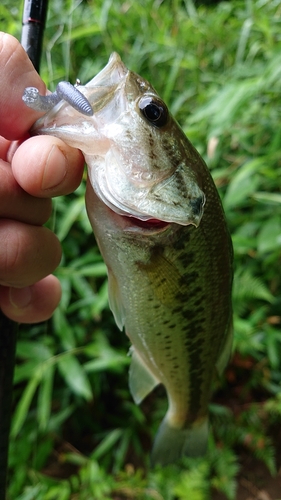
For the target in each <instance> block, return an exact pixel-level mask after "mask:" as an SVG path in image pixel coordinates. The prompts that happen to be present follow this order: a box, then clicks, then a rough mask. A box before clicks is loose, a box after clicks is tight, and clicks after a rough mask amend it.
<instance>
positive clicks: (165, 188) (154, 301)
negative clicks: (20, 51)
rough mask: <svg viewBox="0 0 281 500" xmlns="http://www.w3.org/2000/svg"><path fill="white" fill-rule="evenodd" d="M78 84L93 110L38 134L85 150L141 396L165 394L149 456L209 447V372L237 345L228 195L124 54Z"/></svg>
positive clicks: (49, 120) (40, 127)
mask: <svg viewBox="0 0 281 500" xmlns="http://www.w3.org/2000/svg"><path fill="white" fill-rule="evenodd" d="M77 88H78V89H79V91H80V92H81V93H82V94H83V95H84V96H85V97H86V99H87V102H88V103H90V106H91V107H92V110H93V114H92V116H85V115H82V114H81V113H80V112H79V110H77V109H74V108H73V107H72V106H71V104H69V103H67V102H65V101H64V100H61V101H60V102H59V103H58V104H56V105H55V106H54V107H53V108H52V109H51V110H50V111H48V112H47V113H46V114H45V115H44V116H43V117H42V118H41V119H40V120H38V121H37V122H36V124H35V125H34V128H33V133H36V134H39V133H40V134H50V135H55V136H57V137H60V138H61V139H63V140H64V141H65V142H66V143H68V144H70V145H71V146H73V147H77V148H79V149H81V151H82V152H83V154H84V156H85V160H86V163H87V165H88V177H89V179H88V183H87V192H86V204H87V211H88V216H89V219H90V221H91V224H92V227H93V230H94V233H95V236H96V239H97V242H98V245H99V248H100V251H101V253H102V255H103V258H104V260H105V262H106V265H107V269H108V289H109V304H110V307H111V310H112V312H113V314H114V317H115V321H116V323H117V325H118V327H119V328H120V329H121V330H122V329H123V328H124V327H125V331H126V333H127V335H128V337H129V339H130V341H131V343H132V347H131V356H132V361H131V366H130V370H129V386H130V390H131V393H132V396H133V398H134V400H135V402H136V403H137V404H139V403H140V402H141V401H142V400H143V398H145V397H146V395H147V394H148V393H150V392H151V391H152V390H153V388H154V387H155V386H156V385H157V384H160V383H161V384H163V385H164V386H165V388H166V391H167V398H168V403H169V406H168V411H167V414H166V416H165V418H164V420H163V422H162V423H161V426H160V428H159V431H158V433H157V435H156V439H155V442H154V446H153V450H152V463H153V464H156V463H160V464H163V465H165V464H167V463H170V462H174V461H176V460H178V459H179V458H181V457H184V456H198V455H202V454H204V453H205V451H206V448H207V439H208V416H207V415H208V402H209V400H210V396H211V389H212V380H213V379H214V376H215V374H216V373H219V374H220V373H221V372H222V370H223V369H224V367H225V365H226V363H227V361H228V358H229V355H230V350H231V285H232V245H231V240H230V236H229V233H228V229H227V225H226V222H225V217H224V212H223V209H222V205H221V201H220V198H219V195H218V193H217V190H216V187H215V185H214V182H213V180H212V178H211V175H210V173H209V171H208V168H207V167H206V165H205V163H204V161H203V160H202V158H201V157H200V155H199V154H198V152H197V151H196V150H195V149H194V147H193V146H192V145H191V144H190V142H189V141H188V139H187V138H186V136H185V135H184V133H183V131H182V130H181V128H180V127H179V125H178V124H177V123H176V121H175V120H174V119H173V117H172V116H171V115H170V113H169V111H168V109H167V107H166V105H165V103H164V102H163V101H162V100H161V99H160V97H159V96H158V95H157V93H156V91H155V90H154V88H153V87H152V86H151V85H150V84H149V83H148V82H147V81H146V80H144V79H143V78H141V77H140V76H138V75H136V74H135V73H133V72H131V71H129V70H128V69H127V68H126V67H125V65H124V64H123V63H122V61H121V59H120V57H119V56H118V55H117V54H113V55H112V56H111V57H110V59H109V62H108V64H107V66H106V67H105V68H104V69H103V70H102V71H101V72H100V73H99V74H98V75H97V76H96V77H95V78H93V80H91V81H90V82H89V83H88V84H87V85H86V86H82V85H79V86H78V87H77Z"/></svg>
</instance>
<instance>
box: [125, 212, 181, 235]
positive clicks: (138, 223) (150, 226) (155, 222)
mask: <svg viewBox="0 0 281 500" xmlns="http://www.w3.org/2000/svg"><path fill="white" fill-rule="evenodd" d="M122 217H123V218H124V219H126V221H127V222H128V227H127V230H128V231H130V230H137V228H140V229H145V230H146V231H149V232H151V231H152V232H154V233H158V232H162V231H164V230H165V229H166V228H167V227H169V226H170V224H171V223H170V222H166V221H163V220H159V219H153V218H151V219H148V220H141V219H137V218H136V217H128V216H122Z"/></svg>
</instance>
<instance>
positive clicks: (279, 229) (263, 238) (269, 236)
mask: <svg viewBox="0 0 281 500" xmlns="http://www.w3.org/2000/svg"><path fill="white" fill-rule="evenodd" d="M257 246H258V252H259V253H261V254H264V253H267V252H272V251H274V250H278V249H279V248H280V247H281V217H280V216H275V217H271V218H270V219H269V220H268V221H265V222H264V224H263V225H262V227H261V230H260V232H259V234H258V237H257Z"/></svg>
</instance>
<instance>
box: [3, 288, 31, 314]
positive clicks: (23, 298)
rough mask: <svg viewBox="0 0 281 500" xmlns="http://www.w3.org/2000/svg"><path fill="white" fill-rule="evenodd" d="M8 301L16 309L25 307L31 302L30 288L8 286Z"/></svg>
mask: <svg viewBox="0 0 281 500" xmlns="http://www.w3.org/2000/svg"><path fill="white" fill-rule="evenodd" d="M9 295H10V302H11V304H12V305H13V306H14V307H16V308H17V309H25V308H26V307H27V306H28V305H29V304H30V302H31V295H32V294H31V288H30V287H29V286H27V287H25V288H12V287H11V288H10V293H9Z"/></svg>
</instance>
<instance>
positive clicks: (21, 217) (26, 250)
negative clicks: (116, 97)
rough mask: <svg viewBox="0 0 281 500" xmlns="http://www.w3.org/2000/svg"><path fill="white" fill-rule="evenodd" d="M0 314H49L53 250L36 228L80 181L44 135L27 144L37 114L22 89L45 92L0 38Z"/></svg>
mask: <svg viewBox="0 0 281 500" xmlns="http://www.w3.org/2000/svg"><path fill="white" fill-rule="evenodd" d="M0 61H1V73H0V88H1V93H0V110H1V111H0V114H1V119H0V309H2V311H3V313H4V314H5V315H6V316H8V317H9V318H11V319H13V320H14V321H18V322H21V323H36V322H40V321H44V320H46V319H48V318H49V317H50V316H51V315H52V313H53V311H54V310H55V308H56V307H57V305H58V303H59V300H60V296H61V288H60V284H59V281H58V280H57V278H55V277H54V276H52V275H50V273H51V272H53V271H54V269H55V268H56V267H57V266H58V264H59V262H60V258H61V247H60V243H59V241H58V239H57V237H56V236H55V235H54V234H53V233H52V232H51V231H50V230H49V229H47V228H45V227H43V224H44V223H45V222H46V221H47V220H48V218H49V216H50V214H51V198H52V197H53V196H58V195H64V194H68V193H70V192H72V191H73V190H74V189H76V188H77V186H78V185H79V184H80V182H81V178H82V174H83V166H84V159H83V156H82V154H81V152H80V151H79V150H77V149H73V148H71V147H69V146H67V145H66V144H65V143H64V142H63V141H61V140H60V139H57V138H55V137H50V136H38V137H29V135H28V131H29V129H30V128H31V126H32V124H33V123H34V122H35V120H36V119H37V118H39V116H40V113H38V112H35V111H33V110H31V109H29V108H27V106H25V104H24V103H23V101H22V94H23V90H24V89H25V87H28V86H34V87H37V88H38V89H39V91H40V93H41V94H44V93H45V91H46V89H45V85H44V83H43V81H42V80H41V78H40V77H39V75H38V74H37V73H36V71H35V69H34V68H33V65H32V64H31V62H30V61H29V59H28V56H27V55H26V53H25V51H24V50H23V48H22V47H21V45H20V44H19V42H18V41H17V40H16V39H15V38H13V37H12V36H10V35H8V34H6V33H2V32H0Z"/></svg>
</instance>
